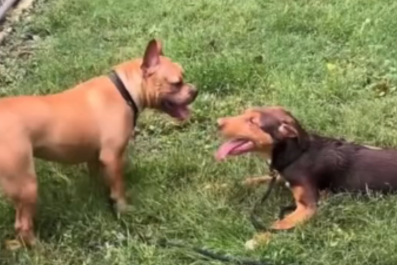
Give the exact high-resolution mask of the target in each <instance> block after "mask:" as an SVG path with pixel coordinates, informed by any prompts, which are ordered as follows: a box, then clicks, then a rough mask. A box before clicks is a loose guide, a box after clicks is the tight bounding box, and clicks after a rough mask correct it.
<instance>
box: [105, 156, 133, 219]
mask: <svg viewBox="0 0 397 265" xmlns="http://www.w3.org/2000/svg"><path fill="white" fill-rule="evenodd" d="M99 159H100V161H101V164H102V166H103V171H104V175H105V178H106V181H107V183H108V185H109V188H110V199H111V200H112V201H113V202H114V203H115V206H116V210H117V211H118V212H125V211H126V210H127V201H126V198H125V188H124V179H123V152H120V151H114V150H109V149H107V150H103V151H101V153H100V158H99Z"/></svg>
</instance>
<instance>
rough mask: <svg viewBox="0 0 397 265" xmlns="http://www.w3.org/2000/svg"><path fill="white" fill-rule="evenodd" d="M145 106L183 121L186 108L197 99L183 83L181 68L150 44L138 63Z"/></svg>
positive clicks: (156, 43)
mask: <svg viewBox="0 0 397 265" xmlns="http://www.w3.org/2000/svg"><path fill="white" fill-rule="evenodd" d="M141 70H142V73H143V85H144V86H145V87H144V89H145V94H146V96H147V97H146V99H145V100H146V101H147V105H148V106H150V107H152V108H155V109H158V110H161V111H164V112H165V113H167V114H169V115H170V116H171V117H174V118H177V119H180V120H185V119H187V118H188V117H189V114H190V110H189V108H188V105H189V104H191V103H192V102H193V101H194V100H195V99H196V97H197V94H198V91H197V89H196V88H195V87H194V86H193V85H191V84H187V83H185V82H184V71H183V68H182V67H181V66H180V65H179V64H178V63H176V62H173V61H172V60H171V59H170V58H168V57H165V56H164V55H163V51H162V47H161V43H160V42H159V41H157V40H152V41H150V42H149V43H148V45H147V47H146V51H145V54H144V56H143V59H142V63H141Z"/></svg>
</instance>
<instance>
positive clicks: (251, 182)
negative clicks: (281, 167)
mask: <svg viewBox="0 0 397 265" xmlns="http://www.w3.org/2000/svg"><path fill="white" fill-rule="evenodd" d="M272 179H273V178H272V177H271V176H269V175H266V176H261V177H250V178H246V179H245V180H244V181H243V183H242V184H243V185H244V186H248V187H255V186H259V185H262V184H267V183H270V182H271V180H272ZM276 183H277V184H279V185H284V184H285V183H286V182H285V180H284V179H283V178H282V177H281V176H280V175H277V176H276Z"/></svg>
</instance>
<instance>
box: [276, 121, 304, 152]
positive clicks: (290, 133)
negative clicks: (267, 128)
mask: <svg viewBox="0 0 397 265" xmlns="http://www.w3.org/2000/svg"><path fill="white" fill-rule="evenodd" d="M294 123H295V122H294ZM278 131H279V133H280V134H281V135H282V136H283V138H297V139H298V143H299V145H300V147H301V148H303V149H306V148H307V147H308V144H309V140H308V138H309V135H308V134H307V132H306V131H305V130H304V129H302V127H301V126H300V125H299V123H295V124H294V125H292V124H289V123H286V122H283V123H282V124H281V125H280V127H279V128H278Z"/></svg>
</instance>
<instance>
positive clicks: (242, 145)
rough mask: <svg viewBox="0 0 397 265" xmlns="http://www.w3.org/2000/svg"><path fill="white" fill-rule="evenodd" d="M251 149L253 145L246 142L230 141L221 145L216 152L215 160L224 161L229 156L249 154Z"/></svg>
mask: <svg viewBox="0 0 397 265" xmlns="http://www.w3.org/2000/svg"><path fill="white" fill-rule="evenodd" d="M252 148H253V143H252V142H251V141H246V140H230V141H227V142H226V143H224V144H222V145H221V146H220V147H219V148H218V151H217V152H216V155H215V157H216V159H217V160H218V161H221V160H224V159H225V158H226V157H227V156H230V155H239V154H242V153H245V152H249V151H250V150H251V149H252Z"/></svg>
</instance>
